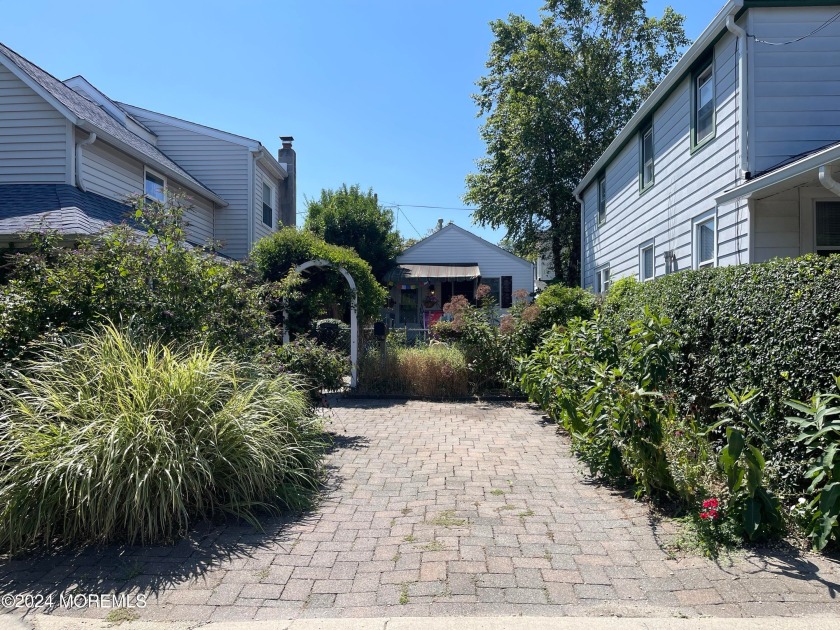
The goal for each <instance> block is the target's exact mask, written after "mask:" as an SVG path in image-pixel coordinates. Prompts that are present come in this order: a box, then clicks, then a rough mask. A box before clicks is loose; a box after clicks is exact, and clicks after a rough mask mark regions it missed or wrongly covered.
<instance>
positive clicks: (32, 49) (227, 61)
mask: <svg viewBox="0 0 840 630" xmlns="http://www.w3.org/2000/svg"><path fill="white" fill-rule="evenodd" d="M0 2H2V5H3V6H2V13H3V19H2V22H0V41H2V42H3V43H5V44H6V45H8V46H10V47H11V48H13V49H15V50H16V51H18V52H19V53H20V54H22V55H23V56H24V57H27V58H28V59H30V60H31V61H33V62H34V63H36V64H38V65H40V66H41V67H42V68H44V69H45V70H47V71H48V72H50V73H52V74H54V75H55V76H57V77H58V78H60V79H66V78H68V77H71V76H73V75H76V74H81V75H84V76H85V78H87V79H88V80H89V81H90V82H91V83H93V84H94V85H96V86H97V87H98V88H99V89H100V90H102V91H103V92H105V93H106V94H107V95H109V96H110V97H111V98H113V99H115V100H121V101H125V102H128V103H132V104H135V105H138V106H140V107H145V108H148V109H152V110H157V111H161V112H164V113H167V114H171V115H174V116H178V117H181V118H186V119H188V120H192V121H195V122H198V123H202V124H206V125H210V126H213V127H218V128H220V129H224V130H226V131H231V132H234V133H237V134H241V135H244V136H249V137H252V138H256V139H258V140H260V141H261V142H262V143H263V144H265V145H266V146H267V147H268V148H269V149H270V150H271V151H272V152H274V153H275V154H276V151H277V149H278V148H279V144H280V141H279V138H278V137H279V136H281V135H287V134H288V135H293V136H294V137H295V149H296V151H297V154H298V211H299V212H302V211H303V210H304V208H305V205H304V196H305V197H309V198H312V197H317V196H318V194H319V193H320V190H321V189H322V188H335V187H337V186H340V185H341V184H342V183H344V182H346V183H348V184H353V183H358V184H360V185H361V186H362V187H363V188H368V187H371V188H373V190H374V191H375V192H377V193H378V194H379V199H380V200H381V201H383V202H388V203H399V204H401V208H402V213H401V214H399V229H400V231H401V232H402V233H403V235H404V236H407V237H416V236H417V233H416V232H415V228H416V230H417V231H419V232H421V233H424V232H425V231H426V230H428V229H429V228H430V227H432V226H433V225H434V223H435V221H436V219H437V218H438V217H442V218H444V219H445V220H447V221H448V220H450V219H451V220H453V221H455V222H456V223H458V224H459V225H461V226H464V227H467V228H469V229H473V230H474V231H475V232H476V233H478V234H480V235H481V236H483V237H485V238H488V239H489V240H492V241H494V242H496V241H498V240H499V239H500V238H501V237H502V236H503V235H504V234H503V232H501V231H496V232H494V231H492V230H490V229H486V228H479V227H474V226H471V225H470V216H469V212H467V211H463V210H438V209H423V208H412V207H410V206H411V205H425V206H446V207H454V208H463V206H464V204H463V203H462V201H461V195H463V193H464V177H465V176H466V175H467V173H469V172H470V171H472V170H473V168H474V161H475V160H476V159H477V158H479V157H481V155H482V154H483V151H484V146H483V144H482V142H481V140H480V138H479V135H478V126H479V121H478V120H477V119H476V117H475V113H476V110H475V106H474V105H473V102H472V100H471V99H470V94H472V93H473V92H474V91H475V89H474V83H475V81H476V80H477V79H478V78H479V77H480V76H481V75H482V74H483V72H484V70H485V68H484V63H485V61H486V59H487V53H488V50H489V47H490V43H491V34H490V29H489V27H488V22H489V21H491V20H493V19H497V18H503V17H506V16H507V15H508V14H509V13H511V12H513V13H520V14H523V15H525V16H526V17H528V18H529V19H532V20H535V19H537V17H538V9H539V7H540V6H542V4H543V1H542V0H516V1H513V0H508V1H506V2H505V1H502V0H446V1H441V0H422V1H421V0H399V1H394V0H354V1H351V0H321V1H320V2H313V1H311V0H310V1H305V0H239V1H236V2H232V1H227V2H220V1H218V0H205V1H201V2H198V1H192V0H191V1H187V0H168V1H166V2H163V1H161V0H143V1H142V2H140V3H126V2H119V1H114V0H107V1H102V0H97V1H86V0H78V1H76V2H68V1H67V0H38V1H29V2H24V1H12V0H0ZM667 4H671V6H673V7H674V8H675V9H676V10H677V11H679V12H681V13H683V14H685V15H686V17H687V20H686V32H687V34H688V36H689V37H691V38H692V39H694V38H696V37H697V35H699V34H700V32H701V31H702V30H703V28H705V26H706V25H707V24H708V23H709V22H710V21H711V19H712V18H713V17H714V14H715V13H716V12H717V11H718V10H719V9H720V7H721V6H722V5H723V0H717V1H712V2H708V3H707V2H703V3H700V2H696V1H691V0H673V1H672V2H670V3H669V2H665V1H662V0H651V1H649V2H648V13H649V14H657V15H659V14H661V11H662V8H663V7H664V6H665V5H667ZM298 219H299V222H301V221H302V219H303V217H298ZM412 224H413V226H414V227H412Z"/></svg>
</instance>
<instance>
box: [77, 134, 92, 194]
mask: <svg viewBox="0 0 840 630" xmlns="http://www.w3.org/2000/svg"><path fill="white" fill-rule="evenodd" d="M94 142H96V134H95V133H92V132H91V134H90V135H89V136H88V137H87V138H86V139H84V140H81V141H79V142H77V143H76V188H78V189H79V190H81V191H82V192H87V189H85V180H84V178H83V177H82V147H86V146H90V145H91V144H93V143H94Z"/></svg>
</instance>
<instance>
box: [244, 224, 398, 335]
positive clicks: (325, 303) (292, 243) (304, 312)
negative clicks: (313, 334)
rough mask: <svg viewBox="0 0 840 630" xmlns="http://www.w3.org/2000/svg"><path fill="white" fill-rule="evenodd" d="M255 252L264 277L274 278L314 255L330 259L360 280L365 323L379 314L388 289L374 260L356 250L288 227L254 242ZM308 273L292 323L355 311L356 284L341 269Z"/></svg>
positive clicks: (301, 325)
mask: <svg viewBox="0 0 840 630" xmlns="http://www.w3.org/2000/svg"><path fill="white" fill-rule="evenodd" d="M251 257H252V259H253V261H254V263H255V264H256V267H257V269H258V270H259V272H260V274H262V277H263V278H264V279H265V280H267V281H269V282H273V281H278V280H281V279H283V278H286V277H287V276H288V274H289V273H290V270H291V269H292V268H294V267H295V266H296V265H299V264H302V263H305V262H308V261H310V260H316V259H322V260H327V261H329V262H331V263H333V264H335V265H337V266H341V267H344V269H346V270H347V272H348V273H349V274H350V275H351V276H352V277H353V280H354V281H355V283H356V288H357V296H358V302H359V311H358V316H359V324H360V325H364V324H365V323H366V322H369V321H372V320H373V319H374V318H376V317H377V316H378V315H379V309H380V308H381V307H382V306H383V304H384V303H385V298H386V292H385V289H383V288H382V287H381V286H380V285H379V283H378V282H377V281H376V278H375V277H374V276H373V274H372V273H371V269H370V265H369V264H368V263H367V262H365V261H364V260H362V259H361V258H360V257H359V256H358V255H357V254H356V253H355V252H354V251H353V250H351V249H347V248H346V247H339V246H338V245H331V244H329V243H326V242H325V241H324V240H322V239H321V238H319V237H318V236H316V235H315V234H313V233H312V232H309V231H307V230H297V229H295V228H293V227H286V228H283V229H282V230H279V231H277V232H274V233H273V234H271V235H269V236H266V237H264V238H262V239H260V240H259V241H257V243H256V244H255V245H254V249H253V251H252V252H251ZM305 273H306V285H305V287H304V290H303V293H304V298H303V299H299V300H292V301H291V302H290V304H289V317H290V322H291V323H290V327H291V328H292V329H293V330H295V331H298V332H305V331H308V330H309V327H310V324H309V323H310V322H311V321H313V320H315V319H319V318H321V317H322V316H323V315H324V314H327V313H330V311H332V313H330V314H333V315H335V314H338V311H339V310H340V312H341V313H344V312H345V311H347V312H349V305H350V298H351V295H352V293H351V290H350V288H349V286H348V284H347V281H346V280H345V279H344V277H342V276H341V274H339V273H338V271H336V270H335V269H327V270H320V269H310V270H308V271H307V272H305Z"/></svg>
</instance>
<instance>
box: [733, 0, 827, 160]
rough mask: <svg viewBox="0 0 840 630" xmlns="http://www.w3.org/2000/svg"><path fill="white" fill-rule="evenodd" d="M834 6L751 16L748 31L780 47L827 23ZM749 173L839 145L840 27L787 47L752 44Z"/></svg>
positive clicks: (769, 10)
mask: <svg viewBox="0 0 840 630" xmlns="http://www.w3.org/2000/svg"><path fill="white" fill-rule="evenodd" d="M837 11H838V6H837V5H835V6H826V7H797V8H760V9H751V10H750V11H749V27H748V31H749V33H750V34H751V35H754V36H755V38H757V39H763V40H768V41H772V42H783V41H789V40H793V39H796V38H798V37H802V36H803V35H807V34H809V33H811V31H813V30H814V29H816V28H817V27H819V26H820V25H822V24H824V23H825V22H826V21H828V20H829V19H831V18H832V17H833V16H834V15H835V14H836V13H837ZM749 46H750V83H751V86H750V103H751V105H750V107H751V111H750V118H749V120H750V138H751V140H750V151H751V152H752V156H751V165H750V166H751V170H752V171H753V172H761V171H764V170H766V169H769V168H771V167H773V166H775V165H777V164H779V163H781V162H783V161H785V160H787V159H789V158H790V157H792V156H794V155H798V154H800V153H804V152H806V151H811V150H813V149H816V148H819V147H822V146H824V145H826V144H830V143H833V142H837V141H838V140H840V111H838V110H840V100H838V99H840V63H838V59H840V21H835V22H834V23H833V24H829V25H828V26H826V27H825V28H824V29H822V30H821V31H820V32H818V33H814V34H813V35H811V36H809V37H807V38H805V39H803V40H802V41H799V42H795V43H791V44H789V45H786V46H771V45H768V44H764V43H761V42H759V41H755V39H752V38H751V39H750V41H749Z"/></svg>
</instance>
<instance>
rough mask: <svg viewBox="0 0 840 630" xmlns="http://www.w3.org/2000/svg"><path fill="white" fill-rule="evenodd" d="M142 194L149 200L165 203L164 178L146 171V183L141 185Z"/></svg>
mask: <svg viewBox="0 0 840 630" xmlns="http://www.w3.org/2000/svg"><path fill="white" fill-rule="evenodd" d="M143 193H144V194H145V195H146V197H147V198H149V199H154V200H155V201H160V202H161V203H164V202H165V201H166V178H165V177H164V176H163V175H158V174H157V173H155V172H153V171H150V170H148V169H146V181H145V183H144V185H143Z"/></svg>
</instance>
